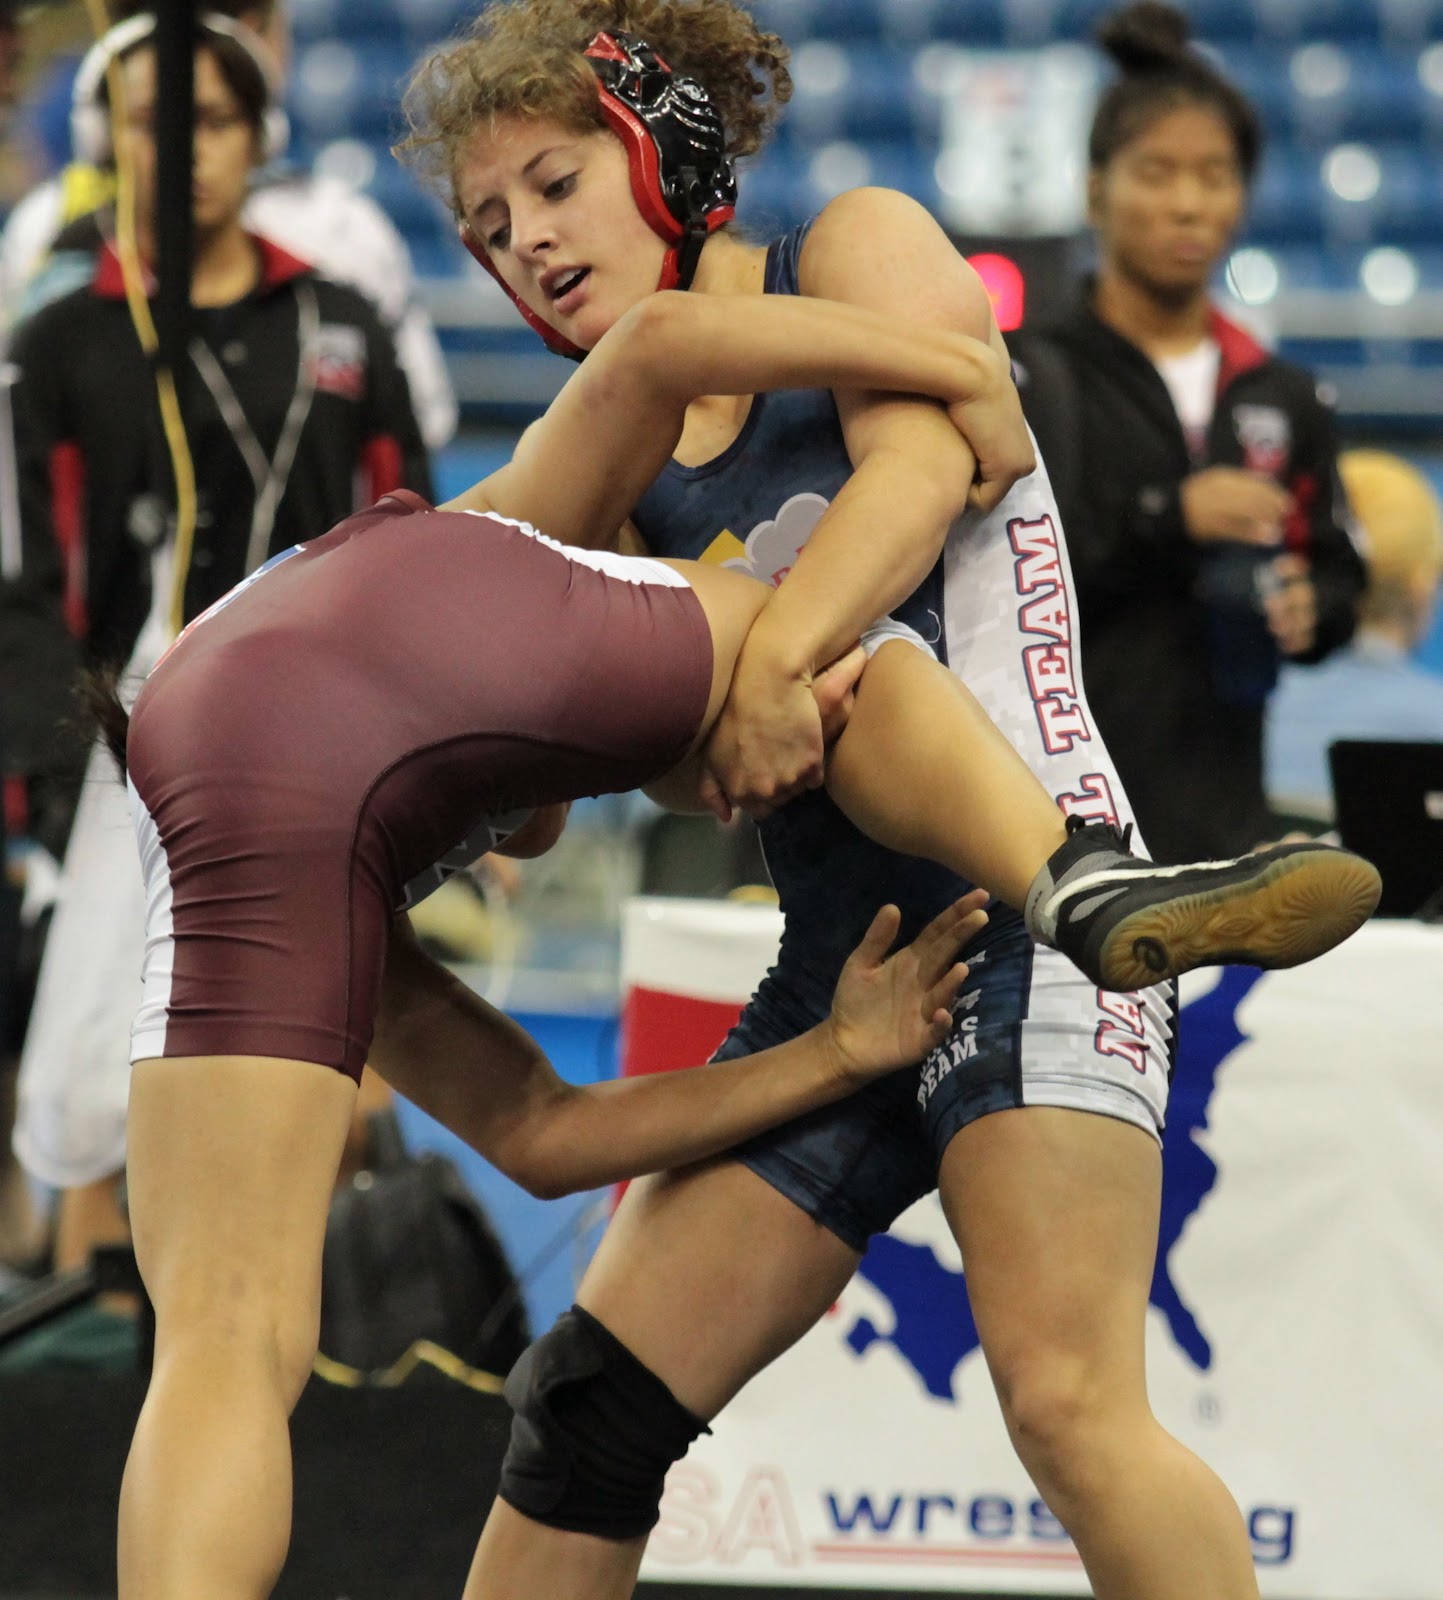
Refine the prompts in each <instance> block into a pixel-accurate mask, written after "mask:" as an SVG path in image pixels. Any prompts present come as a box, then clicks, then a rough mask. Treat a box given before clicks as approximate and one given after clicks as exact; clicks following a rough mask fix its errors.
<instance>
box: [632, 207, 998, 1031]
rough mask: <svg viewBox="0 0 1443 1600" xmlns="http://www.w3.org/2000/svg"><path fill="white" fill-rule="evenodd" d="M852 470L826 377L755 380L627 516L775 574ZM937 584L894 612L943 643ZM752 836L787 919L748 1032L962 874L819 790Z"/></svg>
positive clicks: (787, 284) (774, 255) (788, 255)
mask: <svg viewBox="0 0 1443 1600" xmlns="http://www.w3.org/2000/svg"><path fill="white" fill-rule="evenodd" d="M810 227H811V223H810V222H806V223H803V224H802V225H801V226H800V227H798V228H795V229H793V230H792V231H791V232H790V233H788V234H785V235H783V237H782V238H780V239H778V240H776V241H775V242H774V243H773V244H772V245H771V247H770V248H769V250H768V251H767V266H766V279H765V284H766V291H767V293H768V294H798V293H799V292H800V289H799V285H798V276H797V268H798V261H799V258H800V256H801V251H802V245H803V243H804V242H805V240H806V236H807V232H808V230H809V229H810ZM851 473H852V463H851V460H850V458H849V456H848V454H847V446H846V440H845V438H844V437H843V433H842V425H841V420H840V418H839V417H838V415H837V407H836V403H835V401H834V400H833V398H832V394H831V391H830V390H827V389H809V390H783V391H778V392H777V393H774V394H759V395H756V396H755V397H754V398H753V400H752V404H751V410H750V411H749V412H748V414H747V419H746V422H745V423H744V425H743V427H742V430H741V432H740V434H738V436H737V438H736V439H735V440H734V441H733V443H732V444H731V445H730V446H729V447H728V448H727V449H726V450H724V451H723V452H722V453H721V455H719V456H717V457H715V458H714V459H713V460H711V461H709V462H707V463H706V464H705V465H703V466H699V467H684V466H680V465H678V464H677V463H676V462H674V461H673V462H671V463H670V464H669V465H668V466H667V467H666V469H665V470H664V471H663V473H662V475H661V477H660V478H658V480H657V481H656V483H655V484H654V485H653V486H652V488H651V489H650V490H649V491H648V492H647V494H646V496H645V498H644V499H643V500H642V501H641V503H640V504H639V505H638V506H637V508H636V510H635V512H634V514H633V521H634V522H635V524H636V527H637V529H638V531H639V532H640V534H641V536H642V538H643V539H644V540H645V541H646V544H647V547H648V549H649V550H651V552H652V553H653V554H655V555H659V556H671V557H677V558H689V559H692V560H711V561H724V560H728V559H730V560H731V561H732V562H733V563H734V564H736V565H746V566H747V567H748V569H749V570H758V569H760V575H763V576H770V574H771V573H772V572H775V571H777V570H779V568H780V567H784V566H785V565H787V564H789V563H788V562H787V560H786V555H787V552H788V551H789V550H791V551H794V550H795V549H796V548H798V547H799V546H800V545H801V544H802V543H804V542H805V539H806V536H807V534H809V533H810V532H811V528H812V527H813V526H814V525H815V523H816V521H817V518H818V517H819V516H820V515H821V512H822V511H823V510H824V509H825V507H826V505H827V504H828V503H830V501H831V500H832V499H833V497H834V496H835V495H836V493H837V491H838V490H839V489H840V488H841V486H842V485H843V483H845V482H846V480H847V479H848V478H849V477H850V476H851ZM880 533H881V530H879V535H880ZM779 549H780V551H781V555H780V557H778V556H777V551H778V550H779ZM748 554H752V555H754V557H755V562H754V563H753V562H749V561H747V560H746V557H747V556H748ZM941 591H942V563H941V560H940V558H939V560H938V562H937V565H936V566H935V567H934V568H933V570H932V572H931V573H930V574H929V575H928V577H927V578H926V580H925V581H924V582H923V583H922V584H921V586H920V587H919V588H918V589H917V590H916V591H915V593H913V594H912V595H911V596H909V598H908V599H907V600H906V601H904V602H903V604H902V605H901V606H899V607H898V608H897V609H896V611H895V612H894V613H893V614H894V615H895V616H897V617H898V618H900V619H901V620H902V621H904V622H906V623H908V624H909V625H910V626H911V627H913V628H915V629H916V630H917V632H918V633H920V634H921V635H922V637H923V638H924V639H926V640H927V641H928V642H929V643H933V644H934V645H935V647H936V648H937V650H938V652H939V654H940V653H941V652H942V649H943V646H942V643H941V640H940V634H941V627H940V623H939V616H940V613H941V608H942V592H941ZM761 837H762V846H763V849H764V850H765V852H766V859H767V866H768V869H769V870H770V872H771V875H772V881H773V882H774V883H775V885H776V888H777V892H778V894H779V895H780V896H781V903H782V909H783V911H784V912H785V914H786V931H785V933H784V934H783V937H782V947H781V955H780V958H779V960H778V963H777V965H776V966H775V967H774V968H773V969H772V970H771V972H770V973H768V975H767V977H766V979H765V981H764V982H763V983H762V985H761V987H760V988H759V989H758V991H757V993H756V995H755V997H754V998H753V1001H752V1003H751V1005H750V1007H749V1008H748V1013H747V1024H748V1031H749V1032H751V1033H752V1035H753V1038H754V1039H755V1040H756V1041H757V1042H764V1041H770V1040H772V1039H783V1038H789V1037H791V1036H792V1035H794V1034H795V1033H798V1032H800V1031H801V1030H803V1029H805V1028H809V1027H811V1026H813V1024H815V1023H816V1022H819V1021H820V1020H821V1019H822V1018H823V1017H825V1016H826V1015H827V1014H828V1011H829V1010H830V1007H831V999H832V991H833V989H834V988H835V987H836V982H837V976H838V974H839V973H840V971H841V968H842V964H843V962H844V961H845V960H846V958H847V956H848V955H849V954H850V953H851V951H852V950H853V948H854V947H855V945H856V944H857V941H858V940H859V939H860V938H861V937H862V935H863V934H864V933H865V932H866V930H867V927H868V925H869V923H870V922H871V920H872V918H873V916H875V915H876V912H877V908H878V907H879V906H881V905H883V904H885V903H886V902H888V901H891V902H893V903H894V904H896V905H898V906H900V907H901V910H902V915H903V934H904V936H905V937H906V938H909V939H910V938H911V937H912V936H913V935H914V934H915V933H916V932H917V931H918V930H919V929H920V928H921V927H922V926H923V925H924V924H925V923H926V922H927V921H928V920H929V919H930V918H931V917H933V916H935V915H936V914H937V913H938V912H939V911H941V910H942V909H943V907H945V906H946V905H947V904H948V903H949V902H950V901H951V900H953V899H955V898H956V896H957V895H959V894H961V893H962V892H963V891H964V889H965V888H967V887H968V885H966V884H964V883H963V882H962V881H961V880H960V879H958V878H956V877H954V876H953V875H952V874H950V873H948V872H946V871H945V870H944V869H942V868H941V867H938V866H934V865H933V864H932V863H931V862H926V861H920V860H918V859H916V858H915V857H911V856H900V855H897V854H895V853H894V852H893V851H890V850H885V849H883V848H882V847H881V846H880V845H877V844H874V843H873V842H872V841H871V840H870V839H868V838H867V837H866V836H865V835H864V834H862V833H860V832H859V831H858V830H857V829H856V828H855V827H853V826H852V824H851V823H850V822H849V821H848V820H847V819H846V818H845V817H844V816H843V815H842V813H841V812H840V811H839V810H838V809H837V808H836V806H835V805H833V804H832V801H831V800H830V799H829V798H828V796H827V795H826V794H825V793H823V792H822V791H816V792H813V793H810V794H806V795H803V796H802V797H801V798H800V799H797V800H794V801H793V802H792V803H791V804H790V805H788V806H786V807H784V808H783V809H782V810H781V811H780V812H778V813H776V814H775V815H773V816H771V817H769V818H768V819H767V820H766V821H764V822H763V823H762V824H761Z"/></svg>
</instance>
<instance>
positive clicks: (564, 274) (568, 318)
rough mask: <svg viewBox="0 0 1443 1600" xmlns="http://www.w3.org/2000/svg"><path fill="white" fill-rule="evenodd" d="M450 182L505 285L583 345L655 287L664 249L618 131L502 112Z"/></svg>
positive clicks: (468, 148) (467, 150) (465, 153)
mask: <svg viewBox="0 0 1443 1600" xmlns="http://www.w3.org/2000/svg"><path fill="white" fill-rule="evenodd" d="M454 179H455V185H456V199H457V202H458V204H459V206H460V210H461V215H462V218H463V219H464V220H465V222H466V223H467V225H468V226H469V227H470V229H471V232H472V234H473V235H474V236H475V238H476V239H477V240H478V241H479V242H480V244H481V245H483V246H484V248H485V249H486V251H487V253H488V254H489V255H490V257H491V261H492V264H493V265H494V266H495V268H496V270H497V271H498V272H499V273H500V274H501V277H502V278H503V280H504V281H505V283H506V285H507V287H508V288H509V289H511V291H512V292H513V293H514V294H515V295H516V296H517V297H518V298H519V299H520V300H521V301H522V302H523V303H524V304H525V305H526V306H527V307H528V309H530V310H531V311H534V312H535V313H536V315H537V316H539V317H540V318H541V319H542V320H543V321H544V322H547V323H549V324H550V325H551V326H552V327H553V328H555V329H556V331H557V332H558V333H560V334H563V335H564V336H565V337H566V338H568V339H569V340H571V342H572V343H573V344H576V345H579V346H580V347H581V348H582V349H583V350H590V349H591V348H592V346H593V345H595V344H596V342H597V340H598V339H600V338H601V336H602V335H603V334H604V333H605V332H606V331H607V329H608V328H610V327H611V325H612V324H613V323H614V322H616V321H617V319H618V318H620V317H621V316H623V315H624V314H625V313H626V312H627V311H628V310H630V309H631V307H632V306H634V305H635V304H636V303H637V301H638V300H641V299H643V298H644V297H645V296H646V295H648V294H650V293H651V292H652V291H653V290H654V289H655V288H656V286H657V282H658V280H659V279H660V277H661V268H662V262H663V259H664V258H665V255H666V246H665V244H664V243H663V242H662V240H661V238H660V237H659V236H658V235H657V234H656V233H654V232H653V231H652V229H651V228H650V227H649V226H648V225H647V223H646V221H645V220H644V219H643V217H642V215H641V213H640V212H639V211H638V210H637V208H636V200H635V198H634V197H633V195H632V192H631V176H630V173H629V172H628V170H627V163H626V152H625V151H624V150H623V149H622V147H621V141H620V140H619V139H618V138H616V136H615V135H614V134H612V133H609V132H607V131H605V130H597V131H595V132H591V133H577V132H575V131H574V130H572V129H569V128H566V127H565V126H563V125H562V124H561V123H558V122H551V121H546V120H535V119H527V118H522V117H500V118H497V120H496V122H495V124H494V125H489V124H488V125H487V126H485V127H483V128H480V129H478V130H477V131H476V133H475V134H473V135H472V137H471V141H470V143H469V144H467V145H465V146H464V147H463V148H462V151H461V154H460V157H459V159H458V160H457V162H456V168H455V173H454Z"/></svg>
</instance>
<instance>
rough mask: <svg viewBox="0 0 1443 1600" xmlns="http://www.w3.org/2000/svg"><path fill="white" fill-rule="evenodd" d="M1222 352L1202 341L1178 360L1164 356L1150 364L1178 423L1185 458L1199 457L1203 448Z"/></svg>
mask: <svg viewBox="0 0 1443 1600" xmlns="http://www.w3.org/2000/svg"><path fill="white" fill-rule="evenodd" d="M1221 363H1222V350H1221V349H1220V347H1219V345H1218V342H1217V340H1216V339H1204V340H1203V341H1202V343H1201V344H1199V345H1196V346H1194V347H1193V349H1191V350H1189V351H1188V352H1187V354H1186V355H1182V356H1164V357H1162V358H1161V359H1160V360H1158V361H1155V362H1154V363H1153V365H1154V366H1156V368H1157V370H1158V371H1159V372H1160V373H1161V374H1162V381H1163V382H1164V383H1165V384H1166V385H1167V392H1168V393H1169V394H1170V395H1171V396H1172V403H1173V409H1174V410H1175V411H1176V412H1177V416H1178V421H1179V422H1181V423H1182V431H1183V437H1184V438H1185V439H1186V440H1187V448H1188V454H1189V455H1191V456H1192V457H1193V458H1194V459H1197V458H1199V457H1201V456H1202V455H1203V453H1204V451H1205V449H1206V446H1207V432H1208V429H1209V428H1210V427H1211V426H1212V420H1213V411H1214V409H1215V408H1216V405H1217V395H1218V371H1219V368H1220V366H1221Z"/></svg>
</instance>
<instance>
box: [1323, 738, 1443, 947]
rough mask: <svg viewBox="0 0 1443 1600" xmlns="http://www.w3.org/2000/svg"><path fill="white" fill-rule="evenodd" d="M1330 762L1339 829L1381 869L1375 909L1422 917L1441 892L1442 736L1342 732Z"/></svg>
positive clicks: (1439, 908)
mask: <svg viewBox="0 0 1443 1600" xmlns="http://www.w3.org/2000/svg"><path fill="white" fill-rule="evenodd" d="M1328 763H1329V765H1330V767H1331V768H1332V773H1333V797H1334V800H1335V801H1336V804H1337V817H1338V833H1339V835H1340V836H1341V838H1342V841H1343V843H1344V844H1345V845H1346V846H1347V847H1348V849H1350V850H1356V851H1357V852H1358V854H1359V855H1361V856H1366V857H1367V858H1368V859H1369V860H1370V861H1371V862H1373V864H1374V865H1375V866H1376V867H1377V868H1378V871H1379V872H1381V873H1382V874H1383V898H1382V900H1381V901H1380V902H1379V905H1378V913H1377V914H1378V915H1379V916H1380V917H1414V916H1417V915H1418V913H1419V912H1420V911H1422V910H1423V909H1424V907H1425V906H1427V905H1428V903H1429V902H1430V901H1431V900H1433V899H1434V897H1435V896H1438V895H1439V893H1440V891H1443V742H1429V743H1425V742H1422V741H1391V740H1382V739H1340V740H1339V741H1338V742H1337V743H1336V744H1334V745H1331V746H1330V747H1329V749H1328ZM1430 909H1431V911H1432V913H1433V914H1434V915H1438V914H1443V906H1434V907H1432V908H1430Z"/></svg>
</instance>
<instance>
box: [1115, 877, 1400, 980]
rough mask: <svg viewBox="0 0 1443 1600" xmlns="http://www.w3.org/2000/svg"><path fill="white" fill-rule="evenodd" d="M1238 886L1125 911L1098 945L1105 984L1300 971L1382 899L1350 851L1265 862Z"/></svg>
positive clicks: (1379, 887)
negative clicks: (1226, 971) (1209, 972)
mask: <svg viewBox="0 0 1443 1600" xmlns="http://www.w3.org/2000/svg"><path fill="white" fill-rule="evenodd" d="M1259 861H1260V863H1262V864H1261V865H1260V868H1259V870H1258V871H1257V872H1256V873H1255V874H1253V875H1252V876H1251V877H1249V878H1247V879H1245V880H1244V881H1242V882H1241V883H1233V884H1228V885H1226V886H1223V887H1219V888H1216V889H1203V890H1198V891H1196V892H1194V893H1191V894H1182V895H1179V896H1178V897H1177V898H1176V899H1174V900H1166V901H1163V902H1161V903H1160V904H1158V905H1152V906H1146V907H1143V908H1142V909H1140V910H1138V911H1135V912H1131V913H1129V914H1125V915H1124V916H1123V917H1122V918H1121V919H1120V920H1119V921H1118V923H1117V926H1116V927H1114V928H1112V929H1110V930H1109V932H1108V933H1107V935H1106V936H1105V938H1104V939H1103V941H1102V949H1101V954H1100V963H1101V967H1102V973H1103V979H1104V986H1105V987H1106V988H1109V989H1121V990H1131V989H1142V988H1145V987H1146V986H1147V985H1148V984H1152V983H1160V982H1161V981H1162V980H1163V979H1165V978H1176V977H1179V976H1180V975H1181V974H1182V973H1184V972H1191V971H1192V970H1193V968H1194V967H1213V966H1224V965H1227V964H1232V963H1236V964H1237V965H1240V966H1248V967H1269V968H1273V967H1296V966H1298V965H1299V964H1300V963H1302V962H1304V961H1311V960H1313V959H1314V957H1316V956H1320V955H1323V954H1324V953H1325V952H1326V951H1329V950H1331V949H1332V948H1333V947H1334V946H1335V945H1339V944H1341V943H1342V942H1343V940H1344V939H1346V938H1348V936H1349V935H1350V934H1353V933H1356V932H1357V931H1358V929H1359V928H1360V927H1362V925H1363V924H1364V923H1365V922H1366V921H1367V920H1368V918H1369V917H1370V916H1371V915H1372V914H1373V912H1374V911H1375V910H1376V909H1377V905H1378V899H1379V896H1380V895H1381V894H1382V892H1383V880H1382V878H1381V877H1380V876H1379V874H1378V869H1377V868H1376V867H1375V866H1374V865H1373V864H1372V862H1370V861H1365V860H1364V859H1363V858H1362V857H1361V856H1355V855H1351V854H1349V853H1348V852H1347V851H1344V850H1328V851H1303V852H1300V853H1298V854H1288V855H1282V856H1280V857H1279V858H1278V859H1277V860H1276V861H1267V860H1266V854H1265V853H1264V854H1260V855H1259Z"/></svg>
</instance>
